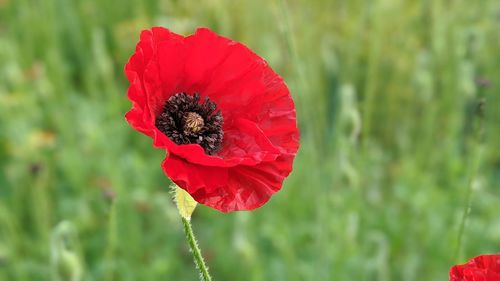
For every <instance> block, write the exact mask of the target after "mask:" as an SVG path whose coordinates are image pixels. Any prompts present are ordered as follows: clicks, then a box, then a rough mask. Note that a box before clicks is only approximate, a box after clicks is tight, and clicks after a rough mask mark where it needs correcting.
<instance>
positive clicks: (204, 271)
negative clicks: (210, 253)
mask: <svg viewBox="0 0 500 281" xmlns="http://www.w3.org/2000/svg"><path fill="white" fill-rule="evenodd" d="M182 224H184V233H185V234H186V239H187V241H188V243H189V248H190V249H191V254H192V255H193V258H194V263H195V264H196V267H197V268H198V270H199V271H200V278H201V280H202V281H211V280H212V278H211V277H210V274H209V273H208V267H207V266H206V264H205V261H204V260H203V256H202V255H201V251H200V248H199V247H198V243H197V242H196V238H195V237H194V234H193V228H192V227H191V222H190V220H188V219H186V218H184V217H183V218H182Z"/></svg>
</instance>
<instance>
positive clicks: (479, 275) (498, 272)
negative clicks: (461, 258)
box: [450, 255, 500, 281]
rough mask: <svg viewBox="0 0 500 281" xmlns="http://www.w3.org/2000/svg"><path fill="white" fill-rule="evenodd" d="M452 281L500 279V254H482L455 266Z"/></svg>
mask: <svg viewBox="0 0 500 281" xmlns="http://www.w3.org/2000/svg"><path fill="white" fill-rule="evenodd" d="M450 281H500V255H482V256H478V257H475V258H473V259H471V260H470V261H469V262H467V263H466V264H462V265H455V266H453V267H452V268H451V269H450Z"/></svg>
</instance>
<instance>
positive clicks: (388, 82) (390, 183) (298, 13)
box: [0, 0, 500, 281]
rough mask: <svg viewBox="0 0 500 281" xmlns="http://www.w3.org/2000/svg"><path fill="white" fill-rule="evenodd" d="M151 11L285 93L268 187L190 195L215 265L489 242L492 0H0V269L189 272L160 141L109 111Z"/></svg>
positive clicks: (494, 54)
mask: <svg viewBox="0 0 500 281" xmlns="http://www.w3.org/2000/svg"><path fill="white" fill-rule="evenodd" d="M153 25H161V26H165V27H168V28H170V29H172V30H173V31H175V32H177V33H181V34H185V35H187V34H190V33H192V32H193V31H194V30H195V28H196V27H198V26H207V27H210V28H212V29H214V30H215V31H217V32H219V33H221V34H223V35H225V36H228V37H231V38H233V39H235V40H238V41H241V42H244V43H245V44H247V45H248V46H249V47H250V48H252V49H253V50H255V51H256V52H257V53H258V54H260V55H261V56H262V57H264V58H266V59H267V60H268V61H269V63H270V64H271V65H272V66H273V68H274V69H275V70H276V71H277V72H278V73H280V74H281V75H282V76H283V77H284V78H285V80H286V81H287V83H288V85H289V86H290V89H291V91H292V93H293V96H294V98H295V100H296V105H297V111H298V116H299V123H300V127H301V135H302V145H301V149H300V152H299V154H298V156H297V159H296V162H295V169H294V172H293V173H292V175H291V176H290V178H289V179H288V180H287V181H286V182H285V186H284V189H283V190H282V192H279V193H278V194H277V195H275V196H274V197H273V199H272V200H271V201H270V202H269V203H268V204H267V205H265V206H264V207H262V208H260V209H258V210H256V211H254V212H238V213H231V214H221V213H218V212H217V211H214V210H211V209H209V208H207V207H204V206H199V207H198V208H197V210H196V212H195V213H194V217H193V224H194V228H195V232H197V233H198V237H199V239H200V244H201V247H202V249H203V250H204V255H205V256H206V260H207V262H208V264H209V265H210V267H211V272H212V275H213V277H214V280H276V281H278V280H287V281H294V280H410V281H411V280H415V281H416V280H447V272H448V270H449V268H450V266H451V265H452V264H455V263H459V262H460V263H461V262H465V260H466V258H468V257H472V256H475V255H478V254H481V253H491V252H500V219H499V216H498V214H499V213H498V210H499V206H500V191H499V189H498V187H499V184H500V149H499V145H500V125H499V124H500V111H499V109H500V98H499V95H498V93H499V92H500V83H499V81H500V80H498V78H499V77H500V67H499V61H500V52H499V50H500V40H499V39H500V33H499V32H498V31H499V26H500V2H499V1H496V0H477V1H465V0H464V1H460V0H418V1H398V0H374V1H371V0H370V1H369V0H335V1H333V0H332V1H328V0H315V1H309V0H276V1H264V0H242V1H229V0H205V1H180V0H177V1H174V0H171V1H160V0H107V1H100V0H73V1H67V0H0V120H1V121H0V168H1V170H0V171H1V174H0V280H30V281H31V280H80V279H82V278H83V280H180V281H182V280H196V278H197V277H196V275H197V273H196V271H195V270H194V265H193V263H192V260H191V256H190V255H189V252H188V249H187V246H186V243H185V240H184V236H183V233H182V228H181V222H180V218H179V216H178V214H177V213H176V210H175V206H174V204H173V202H172V199H171V196H170V194H169V193H168V186H169V181H168V179H167V178H166V177H165V176H164V175H163V173H162V171H161V169H160V166H159V165H160V162H161V160H162V158H163V157H164V153H163V152H162V151H160V150H155V149H153V148H152V147H151V140H150V139H149V138H147V137H145V136H143V135H141V134H139V133H137V132H135V131H134V130H132V129H131V128H130V127H129V126H128V125H127V124H126V122H125V121H124V118H123V115H124V113H125V112H126V111H127V110H128V108H129V107H130V103H129V102H128V100H127V99H126V95H125V92H126V88H127V82H126V80H125V77H124V74H123V66H124V64H125V63H126V61H127V59H128V57H129V56H130V55H131V54H132V52H133V50H134V45H135V43H136V42H137V40H138V36H139V32H140V30H142V29H146V28H149V27H150V26H153ZM481 100H484V101H485V104H484V114H483V115H482V116H483V117H480V116H481V114H478V113H477V107H478V104H479V102H480V101H481ZM481 124H482V125H481ZM480 126H482V127H483V132H484V133H483V135H482V136H481V134H480V132H479V128H480ZM469 190H472V193H469ZM469 194H470V195H471V196H469ZM468 201H470V209H469V208H468ZM467 210H468V212H469V213H468V220H467V223H466V224H465V227H464V228H463V229H464V231H463V239H462V243H461V244H462V246H461V247H460V251H457V245H458V240H459V236H460V232H461V231H460V229H461V222H462V217H463V214H464V211H467Z"/></svg>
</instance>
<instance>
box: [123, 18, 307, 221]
mask: <svg viewBox="0 0 500 281" xmlns="http://www.w3.org/2000/svg"><path fill="white" fill-rule="evenodd" d="M125 73H126V75H127V77H128V80H129V81H130V87H129V89H128V98H129V99H130V100H131V101H132V104H133V106H132V109H131V110H130V111H129V112H128V113H127V114H126V116H125V117H126V119H127V121H128V122H129V124H130V125H131V126H132V127H133V128H134V129H136V130H138V131H140V132H142V133H144V134H146V135H148V136H149V137H151V138H152V139H153V145H154V146H155V147H157V148H162V149H165V150H166V151H167V156H166V158H165V160H164V161H163V163H162V167H163V170H164V171H165V173H166V174H167V176H168V177H170V179H171V180H172V181H173V182H175V183H176V184H177V185H178V186H179V187H181V188H183V189H184V190H186V191H187V192H188V193H189V194H191V196H192V197H193V198H194V199H195V200H196V201H198V202H199V203H202V204H205V205H207V206H210V207H212V208H215V209H217V210H220V211H222V212H231V211H236V210H252V209H255V208H258V207H260V206H261V205H263V204H264V203H266V202H267V201H268V200H269V198H270V197H271V195H272V194H274V193H275V192H277V191H278V190H280V189H281V186H282V183H283V180H284V179H285V177H286V176H288V174H289V173H290V172H291V170H292V162H293V159H294V157H295V154H296V152H297V149H298V146H299V132H298V129H297V124H296V115H295V107H294V103H293V100H292V98H291V96H290V93H289V91H288V88H287V86H286V85H285V83H284V82H283V79H282V78H281V77H280V76H278V75H277V74H276V73H275V72H274V71H273V70H272V69H271V68H270V67H269V66H268V64H267V63H266V62H265V61H264V60H263V59H262V58H260V57H259V56H257V55H256V54H255V53H253V52H252V51H251V50H250V49H248V48H247V47H245V46H244V45H243V44H241V43H238V42H235V41H232V40H230V39H227V38H224V37H222V36H219V35H217V34H215V33H214V32H212V31H210V30H209V29H206V28H200V29H198V30H196V33H195V34H193V35H190V36H187V37H184V36H181V35H178V34H175V33H173V32H171V31H169V30H168V29H165V28H161V27H154V28H152V29H151V30H145V31H143V32H142V33H141V37H140V41H139V43H138V44H137V47H136V51H135V53H134V54H133V55H132V57H131V58H130V60H129V62H128V63H127V65H126V66H125Z"/></svg>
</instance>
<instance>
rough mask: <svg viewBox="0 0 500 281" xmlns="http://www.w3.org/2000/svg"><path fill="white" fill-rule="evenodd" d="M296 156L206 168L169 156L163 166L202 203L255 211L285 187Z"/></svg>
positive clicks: (220, 207)
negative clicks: (284, 181) (251, 163)
mask: <svg viewBox="0 0 500 281" xmlns="http://www.w3.org/2000/svg"><path fill="white" fill-rule="evenodd" d="M293 157H294V155H282V156H280V157H279V158H277V159H276V160H275V161H269V162H262V163H260V164H257V165H255V166H246V165H238V166H234V167H224V168H223V167H207V166H201V165H197V164H193V163H189V162H186V161H185V160H183V159H182V158H179V157H177V156H175V155H169V156H167V157H166V159H165V160H164V162H163V164H162V167H163V169H164V171H165V173H166V174H167V175H168V176H169V177H170V178H171V179H172V181H173V182H175V183H176V184H177V185H178V186H180V187H181V188H183V189H185V190H186V191H187V192H189V193H190V194H191V196H193V198H194V199H195V200H196V201H198V202H199V203H201V204H204V205H207V206H209V207H212V208H214V209H217V210H219V211H221V212H232V211H240V210H253V209H256V208H258V207H260V206H262V205H263V204H265V203H266V202H267V201H268V200H269V199H270V198H271V196H272V195H273V194H274V193H275V192H277V191H279V190H280V189H281V187H282V184H283V180H284V179H285V178H286V176H288V174H289V173H290V171H291V170H292V161H293Z"/></svg>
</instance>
